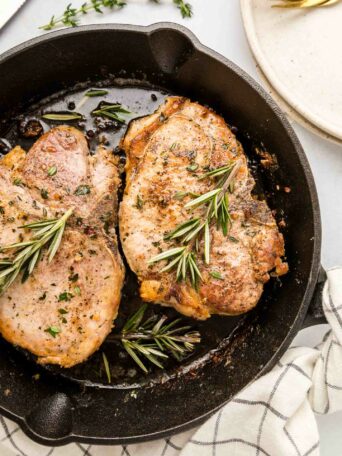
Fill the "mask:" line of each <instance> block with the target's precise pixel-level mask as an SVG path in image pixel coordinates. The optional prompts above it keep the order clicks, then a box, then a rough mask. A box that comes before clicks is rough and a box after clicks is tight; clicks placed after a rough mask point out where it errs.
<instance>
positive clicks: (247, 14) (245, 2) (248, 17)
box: [240, 0, 342, 141]
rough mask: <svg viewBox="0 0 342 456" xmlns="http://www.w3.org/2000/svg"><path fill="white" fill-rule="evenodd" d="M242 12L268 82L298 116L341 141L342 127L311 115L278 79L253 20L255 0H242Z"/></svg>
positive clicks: (251, 41) (257, 57)
mask: <svg viewBox="0 0 342 456" xmlns="http://www.w3.org/2000/svg"><path fill="white" fill-rule="evenodd" d="M270 7H271V5H270ZM240 10H241V16H242V23H243V26H244V30H245V34H246V37H247V42H248V45H249V47H250V49H251V51H252V53H253V56H254V58H255V60H256V62H257V64H258V65H259V66H260V69H261V70H262V73H263V74H264V76H265V77H266V79H267V82H268V83H269V84H270V85H271V87H272V88H273V89H274V90H275V91H276V92H277V94H278V95H279V96H280V97H281V98H283V100H284V101H285V102H286V103H287V104H288V105H289V106H290V107H291V108H292V109H293V110H294V111H296V113H297V114H299V115H300V116H301V117H303V118H304V119H305V120H306V121H308V122H309V123H310V124H312V125H313V126H315V127H317V128H318V129H319V130H321V131H323V132H324V133H326V134H328V135H330V136H332V137H333V139H334V140H335V141H336V140H337V141H341V140H342V127H340V128H339V127H338V126H336V127H334V126H332V125H331V123H330V122H328V121H325V120H324V119H322V118H320V117H319V116H318V115H316V114H313V113H311V112H310V110H309V108H308V107H306V106H305V105H303V104H302V103H300V102H299V101H298V100H297V99H296V97H295V96H294V95H292V94H291V93H290V91H289V89H287V88H286V85H285V84H284V83H283V82H282V81H281V80H280V79H279V78H278V77H277V75H276V72H275V71H274V69H273V67H272V65H271V64H270V63H269V62H268V60H267V58H266V56H265V54H264V52H263V50H262V48H261V46H260V43H259V40H258V36H257V33H256V29H255V26H254V25H255V24H254V20H253V0H240Z"/></svg>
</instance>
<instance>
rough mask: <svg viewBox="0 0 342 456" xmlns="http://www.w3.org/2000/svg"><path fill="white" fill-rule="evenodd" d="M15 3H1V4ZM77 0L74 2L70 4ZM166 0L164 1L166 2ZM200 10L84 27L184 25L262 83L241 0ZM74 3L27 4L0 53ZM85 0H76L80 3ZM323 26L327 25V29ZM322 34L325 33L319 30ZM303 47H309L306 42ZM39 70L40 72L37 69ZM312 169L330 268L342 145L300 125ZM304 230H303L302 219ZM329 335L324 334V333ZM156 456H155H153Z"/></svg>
mask: <svg viewBox="0 0 342 456" xmlns="http://www.w3.org/2000/svg"><path fill="white" fill-rule="evenodd" d="M3 1H9V2H11V0H0V2H3ZM70 1H71V0H70ZM162 1H163V0H162ZM190 2H191V3H192V5H193V7H194V16H193V18H192V19H186V20H183V19H182V18H181V16H180V14H179V12H178V11H177V10H176V9H175V8H174V6H172V5H171V4H170V3H169V2H168V1H167V0H164V4H161V5H154V4H145V3H146V2H145V1H144V0H141V1H139V0H136V1H133V0H127V3H129V4H128V6H126V8H124V9H123V10H122V11H119V12H112V13H106V14H104V15H102V16H101V15H97V14H89V15H87V16H85V17H83V18H82V23H84V24H85V23H100V22H101V23H105V22H118V23H131V24H139V25H148V24H152V23H154V22H158V21H173V22H179V23H181V24H183V25H185V26H187V27H188V28H190V29H191V30H192V31H193V32H194V33H195V34H196V35H197V36H198V38H199V39H200V40H201V41H202V43H203V44H205V45H207V46H209V47H211V48H213V49H215V50H216V51H218V52H220V53H221V54H223V55H224V56H226V57H228V58H229V59H231V60H232V61H234V62H235V63H237V64H238V65H239V66H240V67H242V68H243V69H244V70H246V71H247V72H248V73H249V74H251V75H252V76H253V77H254V78H255V79H258V74H257V71H256V65H255V63H254V61H253V58H252V55H251V52H250V50H249V48H248V44H247V41H246V38H245V34H244V30H243V26H242V21H241V17H240V9H239V1H238V0H190ZM68 3H69V0H59V1H58V2H57V1H56V0H27V1H26V4H25V5H24V7H23V8H22V9H21V10H20V11H19V12H18V14H17V15H16V16H15V17H14V18H13V19H12V20H11V21H10V22H9V23H8V24H7V25H6V27H5V28H4V29H3V30H2V31H0V52H3V51H5V50H7V49H9V48H10V47H12V46H14V45H16V44H19V43H21V42H23V41H25V40H27V39H29V38H32V37H34V36H38V35H39V34H40V33H41V32H40V31H39V30H38V26H39V25H42V24H44V23H46V22H48V21H49V19H50V16H51V15H52V14H58V13H60V12H62V11H63V8H64V7H65V6H66V5H67V4H68ZM81 3H82V0H81V1H80V0H74V2H73V4H74V5H79V4H81ZM322 26H323V25H322ZM317 32H318V33H319V30H317ZM301 45H302V46H303V45H304V44H301ZM37 71H39V68H37ZM341 83H342V82H341ZM294 128H295V130H296V132H297V134H298V136H299V139H300V140H301V142H302V145H303V147H304V149H305V152H306V154H307V156H308V159H309V161H310V164H311V166H312V170H313V174H314V177H315V180H316V185H317V189H318V195H319V200H320V205H321V214H322V225H323V243H322V264H323V266H324V267H325V268H329V267H332V266H337V265H340V264H341V263H342V235H341V233H342V205H341V201H342V147H341V146H337V145H334V144H331V143H328V142H326V141H324V140H323V139H320V138H318V137H316V136H314V135H313V134H312V133H309V132H307V131H305V130H304V129H303V128H302V127H300V126H298V125H296V124H295V125H294ZM298 229H299V230H300V229H301V226H300V220H298ZM324 329H325V328H324V327H316V328H309V329H307V330H305V331H302V332H301V333H300V335H299V336H298V337H297V339H296V341H295V343H296V344H297V345H298V343H300V344H310V345H312V344H315V343H316V342H318V340H319V339H320V337H321V335H322V331H323V330H324ZM323 332H324V331H323ZM318 420H319V428H320V434H321V454H322V456H341V455H342V432H341V426H342V412H341V413H337V414H334V415H330V416H324V417H319V418H318ZM151 456H152V455H151ZM275 456H276V455H275Z"/></svg>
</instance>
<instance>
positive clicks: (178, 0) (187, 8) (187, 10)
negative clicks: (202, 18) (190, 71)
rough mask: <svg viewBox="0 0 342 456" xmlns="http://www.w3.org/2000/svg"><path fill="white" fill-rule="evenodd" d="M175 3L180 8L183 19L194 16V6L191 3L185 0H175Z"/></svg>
mask: <svg viewBox="0 0 342 456" xmlns="http://www.w3.org/2000/svg"><path fill="white" fill-rule="evenodd" d="M173 3H174V4H175V5H176V6H177V8H178V9H179V10H180V13H181V15H182V18H183V19H185V18H186V17H191V16H192V6H191V5H190V3H186V2H184V0H173Z"/></svg>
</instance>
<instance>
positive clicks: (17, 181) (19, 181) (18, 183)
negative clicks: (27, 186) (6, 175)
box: [13, 177, 23, 187]
mask: <svg viewBox="0 0 342 456" xmlns="http://www.w3.org/2000/svg"><path fill="white" fill-rule="evenodd" d="M22 183H23V181H22V180H21V179H19V178H18V177H17V178H16V179H14V180H13V184H14V185H17V186H18V187H19V186H20V185H21V184H22Z"/></svg>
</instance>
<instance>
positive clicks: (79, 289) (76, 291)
mask: <svg viewBox="0 0 342 456" xmlns="http://www.w3.org/2000/svg"><path fill="white" fill-rule="evenodd" d="M74 292H75V295H77V296H81V288H80V287H75V288H74Z"/></svg>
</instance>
